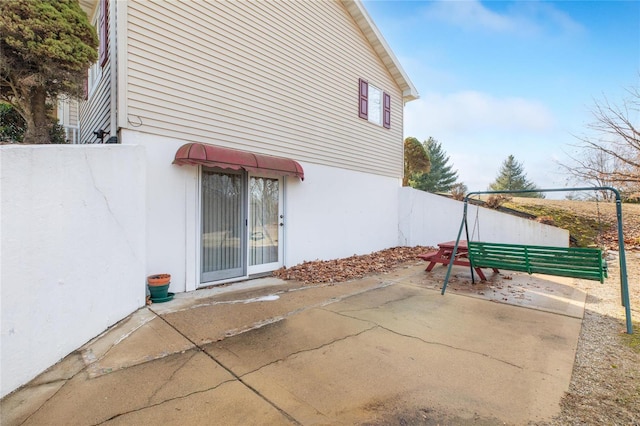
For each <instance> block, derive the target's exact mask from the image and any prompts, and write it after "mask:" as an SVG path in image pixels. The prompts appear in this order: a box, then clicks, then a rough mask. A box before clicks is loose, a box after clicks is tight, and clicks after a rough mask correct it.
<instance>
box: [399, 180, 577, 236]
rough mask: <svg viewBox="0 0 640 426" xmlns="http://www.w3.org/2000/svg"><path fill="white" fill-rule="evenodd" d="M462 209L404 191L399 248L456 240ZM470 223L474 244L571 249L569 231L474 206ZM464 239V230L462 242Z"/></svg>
mask: <svg viewBox="0 0 640 426" xmlns="http://www.w3.org/2000/svg"><path fill="white" fill-rule="evenodd" d="M463 206H464V203H463V202H461V201H456V200H451V199H449V198H446V197H442V196H439V195H435V194H430V193H428V192H424V191H418V190H416V189H413V188H407V187H404V188H401V189H400V203H399V209H400V210H399V216H400V218H399V219H400V220H399V225H398V231H399V238H400V241H399V244H400V245H406V246H415V245H426V246H435V245H437V244H438V243H439V242H443V241H451V240H455V239H456V237H457V236H458V231H459V229H460V224H461V223H462V214H463V210H464V209H463ZM476 217H477V221H476ZM467 219H468V225H469V234H470V235H471V234H472V232H473V238H472V239H473V240H482V241H491V242H497V243H511V244H529V245H549V246H556V247H568V246H569V231H567V230H565V229H560V228H556V227H554V226H549V225H544V224H541V223H538V222H536V221H533V220H529V219H523V218H519V217H515V216H511V215H508V214H504V213H500V212H498V211H495V210H490V209H486V208H478V207H476V206H473V205H469V207H468V212H467ZM478 233H479V234H478ZM464 235H465V234H464V230H463V234H462V238H464Z"/></svg>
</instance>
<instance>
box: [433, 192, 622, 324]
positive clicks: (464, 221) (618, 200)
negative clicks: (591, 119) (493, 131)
mask: <svg viewBox="0 0 640 426" xmlns="http://www.w3.org/2000/svg"><path fill="white" fill-rule="evenodd" d="M567 191H612V192H613V193H614V194H615V196H616V217H617V219H618V251H619V259H620V293H621V295H622V306H624V308H625V315H626V323H627V334H633V324H632V321H631V305H630V302H629V284H628V281H627V261H626V254H625V251H624V234H623V232H622V199H621V198H620V193H619V192H618V190H617V189H615V188H612V187H610V186H594V187H590V188H588V187H587V188H584V187H583V188H554V189H535V190H513V191H476V192H469V193H468V194H467V195H466V196H465V197H464V210H463V214H462V223H461V224H460V230H459V231H458V237H457V238H456V243H455V245H454V247H453V253H452V254H451V261H450V262H449V266H448V268H447V274H446V275H445V277H444V283H443V284H442V292H441V294H442V295H444V293H445V291H446V289H447V284H448V283H449V277H450V276H451V268H452V267H453V261H454V259H455V258H456V253H457V252H458V244H459V243H460V236H461V235H462V230H463V229H464V230H465V233H466V237H467V241H468V240H469V227H468V224H467V207H468V205H469V197H470V196H472V195H485V194H522V193H531V192H567ZM471 267H472V271H471V274H472V277H473V264H472V265H471Z"/></svg>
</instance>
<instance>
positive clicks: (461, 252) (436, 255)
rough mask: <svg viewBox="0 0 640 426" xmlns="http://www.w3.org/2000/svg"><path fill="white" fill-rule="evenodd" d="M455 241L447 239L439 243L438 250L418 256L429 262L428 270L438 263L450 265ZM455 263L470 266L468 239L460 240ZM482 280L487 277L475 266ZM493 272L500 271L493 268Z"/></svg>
mask: <svg viewBox="0 0 640 426" xmlns="http://www.w3.org/2000/svg"><path fill="white" fill-rule="evenodd" d="M455 245H456V242H455V241H446V242H444V243H438V250H434V251H430V252H428V253H424V254H421V255H419V256H418V258H420V259H423V260H426V261H427V262H429V264H428V265H427V269H426V271H427V272H430V271H431V270H432V269H433V268H434V267H435V266H436V265H437V264H439V263H441V264H443V265H449V262H451V255H452V254H453V249H454V248H455ZM453 264H454V265H458V266H467V267H470V266H471V263H469V248H468V247H467V240H460V241H459V242H458V250H456V258H455V259H454V261H453ZM473 269H475V271H476V273H477V274H478V276H479V277H480V279H481V280H482V281H486V280H487V277H486V276H485V275H484V272H482V269H480V268H473ZM493 272H496V273H498V272H499V271H498V270H497V269H496V268H493Z"/></svg>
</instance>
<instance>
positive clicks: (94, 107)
mask: <svg viewBox="0 0 640 426" xmlns="http://www.w3.org/2000/svg"><path fill="white" fill-rule="evenodd" d="M99 4H100V2H96V4H95V7H94V14H95V13H99V9H100V7H99ZM95 18H96V21H95V22H99V17H95ZM111 28H112V25H109V31H111ZM96 30H97V31H98V35H100V31H99V30H98V29H96ZM107 46H108V48H111V46H109V42H108V40H107ZM99 60H100V59H98V61H99ZM95 66H98V67H100V64H99V63H98V64H96V65H95ZM99 74H100V76H99V80H98V81H97V82H95V84H93V85H92V87H89V88H88V89H89V96H88V99H87V100H85V101H84V102H82V103H81V105H80V139H79V143H96V142H99V140H98V139H97V138H96V136H95V135H94V134H93V132H94V131H97V130H98V129H102V130H104V131H106V132H108V131H110V127H111V123H110V117H111V97H110V96H111V87H110V84H111V82H110V81H111V63H110V61H109V60H107V63H106V64H104V66H103V67H102V70H101V72H100V73H99ZM89 83H91V82H89ZM110 136H111V135H107V136H105V138H104V141H105V142H106V141H107V139H108V138H109V137H110ZM113 136H116V135H113Z"/></svg>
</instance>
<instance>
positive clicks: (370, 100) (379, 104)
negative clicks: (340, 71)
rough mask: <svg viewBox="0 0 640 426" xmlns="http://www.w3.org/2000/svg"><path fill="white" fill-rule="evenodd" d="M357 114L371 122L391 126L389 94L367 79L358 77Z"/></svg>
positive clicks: (386, 126) (388, 127)
mask: <svg viewBox="0 0 640 426" xmlns="http://www.w3.org/2000/svg"><path fill="white" fill-rule="evenodd" d="M358 116H359V117H360V118H362V119H365V120H367V121H369V122H371V123H374V124H377V125H379V126H384V127H385V128H387V129H390V128H391V95H389V94H388V93H387V92H383V91H382V90H381V89H379V88H377V87H376V86H374V85H372V84H369V82H368V81H367V80H364V79H362V78H360V79H358Z"/></svg>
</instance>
